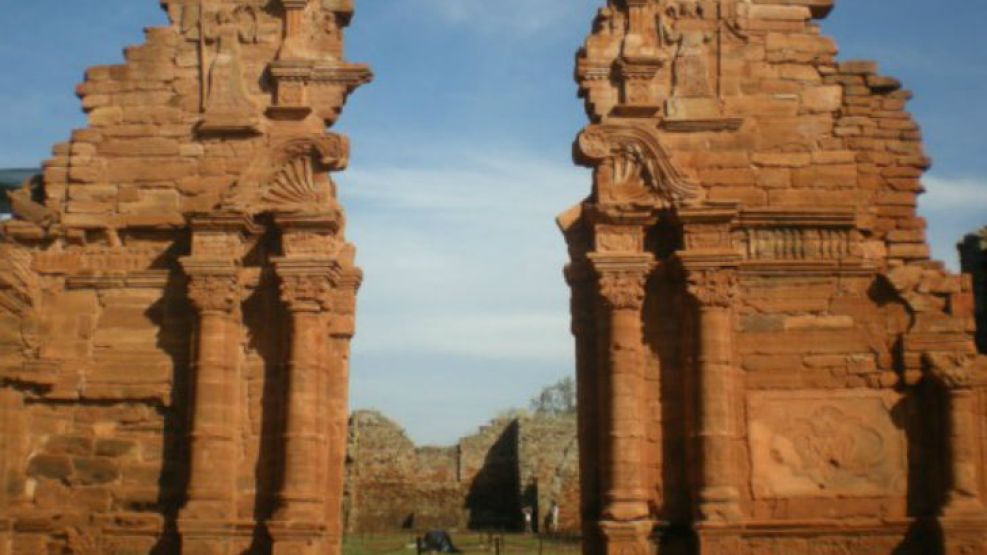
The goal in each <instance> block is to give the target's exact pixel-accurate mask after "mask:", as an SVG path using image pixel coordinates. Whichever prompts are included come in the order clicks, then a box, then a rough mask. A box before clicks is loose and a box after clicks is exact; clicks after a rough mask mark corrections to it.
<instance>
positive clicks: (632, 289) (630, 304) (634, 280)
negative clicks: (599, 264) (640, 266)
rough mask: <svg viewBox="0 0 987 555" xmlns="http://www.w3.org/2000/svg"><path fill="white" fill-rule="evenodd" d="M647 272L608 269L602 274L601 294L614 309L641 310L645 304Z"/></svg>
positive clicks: (605, 302)
mask: <svg viewBox="0 0 987 555" xmlns="http://www.w3.org/2000/svg"><path fill="white" fill-rule="evenodd" d="M647 280H648V276H647V274H646V273H645V272H642V271H635V270H617V271H613V270H608V271H604V272H602V273H601V274H600V296H601V297H602V299H603V303H604V304H605V305H606V306H608V307H609V308H611V309H613V310H640V309H641V307H642V306H644V293H645V288H644V286H645V283H646V282H647Z"/></svg>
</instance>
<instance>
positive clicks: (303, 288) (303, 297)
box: [270, 258, 334, 555]
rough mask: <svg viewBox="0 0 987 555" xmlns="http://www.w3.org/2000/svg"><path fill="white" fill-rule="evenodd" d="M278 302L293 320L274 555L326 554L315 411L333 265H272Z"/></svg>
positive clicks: (320, 435) (322, 439)
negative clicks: (281, 301) (280, 302)
mask: <svg viewBox="0 0 987 555" xmlns="http://www.w3.org/2000/svg"><path fill="white" fill-rule="evenodd" d="M275 265H276V268H277V274H278V277H279V278H280V279H281V297H282V300H283V301H284V303H285V305H287V307H288V311H289V312H290V314H291V341H290V348H289V349H290V351H289V352H290V355H289V360H288V366H287V370H288V375H287V379H286V387H285V392H286V395H285V397H286V398H285V407H286V410H285V415H284V475H283V480H282V486H281V492H280V494H279V507H278V509H277V511H276V513H275V515H274V518H273V521H272V523H271V525H270V529H271V534H272V536H273V537H274V542H275V544H274V553H275V554H276V555H282V554H283V555H288V554H291V555H296V554H308V553H312V554H315V553H322V552H323V550H324V549H325V546H324V536H325V532H326V530H325V522H324V518H325V494H326V487H325V480H324V477H325V472H324V470H323V468H322V467H321V465H320V462H322V461H325V457H324V456H323V455H322V450H323V449H324V447H325V443H326V436H325V429H324V428H322V427H321V426H320V423H322V422H323V419H322V418H320V416H319V411H321V410H324V407H321V406H320V400H321V397H322V396H321V395H320V391H321V389H322V385H323V381H322V376H321V373H322V372H321V371H322V361H321V360H320V358H321V357H320V355H321V354H322V353H323V352H324V345H325V341H326V335H327V334H326V333H325V320H324V313H325V312H326V309H327V307H328V303H329V302H330V301H329V294H330V292H331V289H332V276H333V269H334V265H333V263H332V262H331V261H329V260H324V259H304V258H302V259H292V258H282V259H279V260H276V261H275Z"/></svg>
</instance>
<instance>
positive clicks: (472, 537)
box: [343, 532, 580, 555]
mask: <svg viewBox="0 0 987 555" xmlns="http://www.w3.org/2000/svg"><path fill="white" fill-rule="evenodd" d="M451 535H452V541H453V543H455V544H456V547H458V548H459V549H460V550H461V551H462V552H463V553H464V554H465V555H480V554H483V555H492V554H496V553H498V551H497V549H496V545H495V544H496V543H497V541H496V540H497V539H498V538H499V539H500V550H499V553H502V554H511V555H578V554H579V552H580V548H579V542H578V540H573V539H561V538H551V537H538V536H532V535H520V534H498V535H493V536H490V535H487V534H479V533H475V532H468V533H463V534H451ZM414 553H416V550H415V536H414V535H413V534H392V535H372V536H351V537H347V538H345V539H344V541H343V555H399V554H400V555H408V554H414Z"/></svg>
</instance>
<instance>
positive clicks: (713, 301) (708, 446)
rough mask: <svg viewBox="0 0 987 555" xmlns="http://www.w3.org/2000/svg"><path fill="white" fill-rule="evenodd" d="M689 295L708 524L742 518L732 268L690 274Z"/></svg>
mask: <svg viewBox="0 0 987 555" xmlns="http://www.w3.org/2000/svg"><path fill="white" fill-rule="evenodd" d="M687 272H688V276H687V279H688V291H689V294H690V295H692V297H693V298H694V299H695V301H696V304H697V306H698V311H699V318H698V328H699V329H698V335H699V349H698V351H699V352H698V353H697V362H698V369H697V370H698V386H699V387H698V393H699V400H698V406H699V408H698V411H697V412H698V417H699V418H698V420H699V422H698V430H697V436H698V439H699V449H700V458H701V460H702V465H701V475H700V488H699V499H698V501H699V513H700V516H701V518H702V520H704V521H706V522H733V521H737V520H739V519H740V518H741V517H742V513H741V509H740V491H739V489H738V487H737V476H736V469H737V466H738V465H737V461H735V460H734V458H735V446H736V443H737V441H738V439H737V435H738V432H737V414H736V410H735V409H736V406H737V403H738V399H737V396H738V393H739V392H738V386H737V380H738V377H737V369H736V367H735V364H734V354H733V351H734V346H733V308H732V303H733V299H734V297H735V291H736V282H737V278H736V274H735V270H733V269H732V268H723V267H719V268H716V267H714V268H702V269H692V270H687Z"/></svg>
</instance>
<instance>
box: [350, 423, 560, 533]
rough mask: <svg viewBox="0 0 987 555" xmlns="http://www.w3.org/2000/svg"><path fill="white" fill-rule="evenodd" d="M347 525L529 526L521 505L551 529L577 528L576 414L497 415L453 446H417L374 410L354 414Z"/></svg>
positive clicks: (389, 528)
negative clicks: (554, 520) (554, 518)
mask: <svg viewBox="0 0 987 555" xmlns="http://www.w3.org/2000/svg"><path fill="white" fill-rule="evenodd" d="M348 453H349V456H348V459H347V477H346V496H345V517H344V518H345V526H346V530H347V532H349V533H351V534H368V533H384V532H393V531H397V530H425V529H433V528H442V529H448V530H467V529H471V530H521V529H523V528H524V516H523V509H524V508H525V507H530V508H531V509H532V511H533V519H532V520H533V526H534V528H535V529H536V530H548V523H549V520H550V518H551V510H552V506H553V504H557V505H558V506H559V511H558V512H559V526H558V529H559V531H563V532H574V531H577V530H578V529H579V476H578V450H577V447H576V419H575V415H559V416H556V415H512V416H506V417H502V418H498V419H495V420H493V421H491V422H490V423H489V424H487V425H485V426H483V427H482V428H480V430H478V431H477V433H475V434H473V435H470V436H467V437H464V438H462V439H461V440H459V442H457V444H456V445H454V446H450V447H418V446H416V445H415V444H414V443H413V442H412V441H411V440H410V439H409V438H408V436H407V435H406V434H405V432H404V430H402V429H401V427H400V426H399V425H397V424H396V423H394V422H393V421H391V420H389V419H388V418H387V417H385V416H383V415H382V414H380V413H378V412H375V411H360V412H356V413H354V414H353V416H352V417H351V418H350V439H349V451H348Z"/></svg>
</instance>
